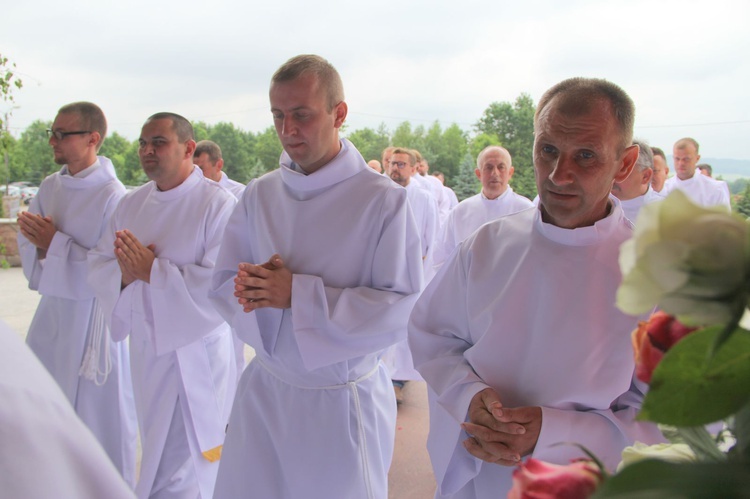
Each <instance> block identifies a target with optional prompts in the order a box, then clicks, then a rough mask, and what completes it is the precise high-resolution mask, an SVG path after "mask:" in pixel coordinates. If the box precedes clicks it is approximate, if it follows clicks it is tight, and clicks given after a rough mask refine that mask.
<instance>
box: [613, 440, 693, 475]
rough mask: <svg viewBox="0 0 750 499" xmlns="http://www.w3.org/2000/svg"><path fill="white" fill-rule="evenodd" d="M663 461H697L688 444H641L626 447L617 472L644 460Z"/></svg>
mask: <svg viewBox="0 0 750 499" xmlns="http://www.w3.org/2000/svg"><path fill="white" fill-rule="evenodd" d="M651 458H654V459H661V460H662V461H669V462H672V463H680V462H692V461H696V460H697V458H696V456H695V452H693V451H692V449H691V448H690V446H689V445H688V444H656V445H646V444H644V443H641V442H636V443H635V444H633V445H631V446H629V447H625V449H624V450H623V451H622V461H621V462H620V465H619V466H618V467H617V471H620V470H622V468H624V467H625V466H628V465H631V464H633V463H637V462H638V461H643V460H644V459H651Z"/></svg>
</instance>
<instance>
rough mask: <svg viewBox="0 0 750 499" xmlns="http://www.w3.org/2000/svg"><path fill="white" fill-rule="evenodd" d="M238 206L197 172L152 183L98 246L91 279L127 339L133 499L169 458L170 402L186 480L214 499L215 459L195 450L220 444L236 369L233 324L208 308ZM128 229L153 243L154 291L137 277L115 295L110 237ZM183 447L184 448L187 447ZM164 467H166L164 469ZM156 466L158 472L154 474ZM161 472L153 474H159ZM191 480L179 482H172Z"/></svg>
mask: <svg viewBox="0 0 750 499" xmlns="http://www.w3.org/2000/svg"><path fill="white" fill-rule="evenodd" d="M235 202H236V200H235V199H234V197H232V195H231V194H230V193H229V192H228V191H226V190H225V189H223V188H221V187H219V185H217V183H216V182H213V181H211V180H208V179H206V178H205V177H204V176H203V174H202V173H201V170H200V169H199V168H197V167H195V169H194V170H193V172H192V173H191V175H190V176H189V177H188V178H187V180H185V181H184V182H183V183H182V184H180V185H179V186H177V187H175V188H173V189H170V190H168V191H159V190H158V189H157V188H156V184H155V183H154V182H149V183H147V184H145V185H143V186H141V187H139V188H138V189H136V190H134V191H132V192H130V193H128V194H127V195H126V196H125V197H124V198H123V199H122V201H121V202H120V204H119V205H118V207H117V209H116V210H115V213H114V214H113V216H112V219H111V222H110V225H109V227H108V229H107V230H106V231H105V233H104V235H103V236H102V238H101V239H100V240H99V243H98V244H97V246H96V247H95V248H94V249H93V250H92V251H91V252H90V253H89V264H90V272H89V281H90V283H91V284H92V285H93V286H94V287H95V289H96V292H97V296H98V297H99V299H100V300H101V303H102V307H103V309H104V311H105V316H106V317H107V318H108V320H109V321H110V326H111V328H112V335H113V338H115V339H124V338H125V337H127V336H128V335H130V346H131V362H132V366H133V369H132V373H133V387H134V389H135V396H136V407H137V409H138V422H139V425H140V428H141V440H142V447H143V459H142V464H141V475H140V480H139V482H138V485H137V486H136V493H137V494H138V496H139V497H142V498H143V497H148V496H149V494H151V493H153V492H157V491H155V490H154V484H158V483H162V482H163V478H164V477H163V476H161V471H162V470H166V469H169V467H170V464H171V463H170V461H175V460H177V461H179V460H180V459H186V458H187V456H174V455H173V454H170V456H165V455H163V450H164V449H165V448H167V447H170V442H166V440H167V434H168V433H169V431H170V428H171V426H172V417H173V415H174V414H175V405H176V404H180V411H181V414H182V415H183V418H184V426H185V432H186V434H185V435H184V438H185V439H186V440H187V441H188V444H189V446H190V447H189V450H190V456H191V457H192V468H191V473H195V474H197V477H198V484H199V487H200V490H192V492H191V494H192V495H193V497H203V498H207V497H211V495H212V493H213V485H214V481H215V476H216V471H217V469H218V462H214V463H211V462H209V461H208V460H206V459H205V458H204V457H203V456H202V455H201V452H205V451H208V450H211V449H214V448H215V447H217V446H219V445H221V444H222V443H223V440H224V428H225V424H226V420H227V412H228V409H227V408H228V407H229V404H230V403H231V397H232V396H233V394H234V388H235V382H236V379H237V377H236V372H235V369H234V363H233V362H231V359H232V358H233V355H234V352H233V348H232V345H231V335H230V330H229V326H228V325H227V324H226V323H225V322H224V320H223V319H222V318H221V316H219V314H218V313H217V312H216V310H214V308H213V306H212V305H211V303H210V302H209V301H208V296H207V294H208V287H209V283H210V279H211V272H212V270H213V266H214V262H215V260H216V256H217V254H218V251H219V244H220V242H221V235H222V232H223V230H224V226H225V225H226V221H227V219H228V218H229V215H230V213H231V210H232V208H233V207H234V205H235ZM123 229H128V230H130V231H131V232H132V233H133V234H134V235H135V237H136V238H138V240H139V241H140V242H141V243H142V244H143V245H145V246H148V245H149V244H155V245H156V250H155V253H156V259H155V260H154V263H153V266H152V268H151V275H150V281H151V282H150V284H148V283H146V282H144V281H140V280H137V281H135V282H133V283H131V284H130V285H128V286H127V287H125V288H124V289H122V291H121V290H120V283H121V279H122V274H121V272H120V268H119V265H118V264H117V260H116V259H115V257H114V253H113V250H112V248H113V244H114V238H115V231H116V230H123ZM183 447H184V446H183ZM162 461H164V463H163V464H160V463H161V462H162ZM160 466H161V468H160ZM157 470H159V473H157ZM191 480H193V477H180V476H175V477H174V481H176V482H181V481H184V482H186V483H187V482H189V481H191Z"/></svg>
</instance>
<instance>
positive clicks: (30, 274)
mask: <svg viewBox="0 0 750 499" xmlns="http://www.w3.org/2000/svg"><path fill="white" fill-rule="evenodd" d="M40 190H41V188H40ZM29 212H30V213H35V214H39V213H40V207H39V196H34V199H32V200H31V205H30V206H29ZM16 242H17V243H18V253H19V254H20V256H21V266H22V267H23V274H24V275H25V276H26V279H27V280H28V281H29V289H34V290H39V281H41V279H42V265H43V264H42V262H43V258H40V253H41V252H40V251H39V250H38V248H37V247H36V246H34V245H33V244H32V243H31V241H29V240H28V239H26V236H24V235H23V234H21V231H18V234H16Z"/></svg>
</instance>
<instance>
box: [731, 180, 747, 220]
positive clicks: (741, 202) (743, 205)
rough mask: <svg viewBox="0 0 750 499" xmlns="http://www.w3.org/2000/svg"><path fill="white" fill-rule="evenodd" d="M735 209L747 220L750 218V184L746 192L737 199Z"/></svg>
mask: <svg viewBox="0 0 750 499" xmlns="http://www.w3.org/2000/svg"><path fill="white" fill-rule="evenodd" d="M734 209H735V211H736V212H737V213H739V214H740V215H743V216H744V217H745V218H750V184H747V185H746V186H745V191H744V192H743V193H742V194H741V195H739V196H738V197H737V202H736V203H735V205H734Z"/></svg>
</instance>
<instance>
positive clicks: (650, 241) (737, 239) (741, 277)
mask: <svg viewBox="0 0 750 499" xmlns="http://www.w3.org/2000/svg"><path fill="white" fill-rule="evenodd" d="M749 238H750V226H748V224H747V222H745V220H743V219H742V218H741V217H739V216H737V215H733V214H730V213H727V212H725V211H724V210H723V209H722V208H718V207H717V208H702V207H700V206H697V205H695V204H693V203H692V202H691V201H690V200H689V199H688V198H687V196H686V195H685V194H683V193H682V192H680V191H673V192H672V193H670V194H669V196H667V198H666V199H665V200H664V201H662V202H659V203H653V204H650V205H646V206H644V207H643V209H642V210H641V212H640V214H639V216H638V219H637V221H636V224H635V232H634V235H633V238H632V239H630V240H628V241H627V242H625V243H624V244H623V245H622V247H621V249H620V268H621V270H622V273H623V281H622V284H621V286H620V289H619V290H618V292H617V306H618V307H619V308H620V309H621V310H623V311H624V312H626V313H630V314H634V315H635V314H641V313H644V312H648V311H649V310H651V309H653V308H654V307H655V306H658V307H659V308H660V309H662V310H664V311H665V312H667V313H669V314H671V315H675V316H677V318H678V319H679V320H680V322H682V323H684V324H688V325H701V326H702V325H708V324H721V323H724V324H726V323H729V322H731V321H734V320H735V317H737V315H738V314H741V313H742V311H743V310H744V309H745V307H746V306H747V304H748V293H747V291H748V276H749V274H748V267H750V265H748V262H750V259H749V258H748V257H749V256H750V251H748V248H749V242H750V240H749Z"/></svg>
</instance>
